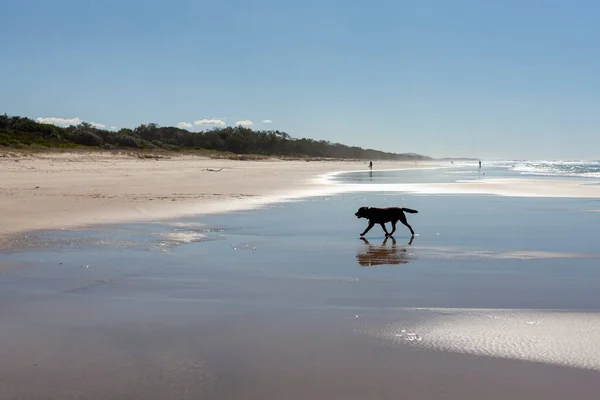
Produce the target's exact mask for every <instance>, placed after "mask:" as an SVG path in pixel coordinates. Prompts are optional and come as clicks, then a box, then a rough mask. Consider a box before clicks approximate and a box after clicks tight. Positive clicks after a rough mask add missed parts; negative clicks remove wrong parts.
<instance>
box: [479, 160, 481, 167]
mask: <svg viewBox="0 0 600 400" xmlns="http://www.w3.org/2000/svg"><path fill="white" fill-rule="evenodd" d="M479 169H481V160H479Z"/></svg>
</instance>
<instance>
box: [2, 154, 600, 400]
mask: <svg viewBox="0 0 600 400" xmlns="http://www.w3.org/2000/svg"><path fill="white" fill-rule="evenodd" d="M0 160H1V161H0V163H1V164H2V167H3V169H2V170H3V174H4V175H3V177H6V179H4V180H3V187H2V197H1V199H2V203H0V204H1V205H2V212H3V214H2V215H3V218H4V221H8V222H5V223H4V224H3V230H4V237H5V238H10V239H8V241H9V243H8V244H9V246H8V247H7V248H4V249H3V250H2V252H1V253H0V255H1V256H2V261H1V262H0V300H1V303H2V307H0V318H1V319H2V321H3V324H2V329H1V330H0V357H1V359H2V362H0V376H1V377H2V379H0V398H1V399H3V400H4V399H7V400H17V399H18V400H39V399H48V400H50V399H57V398H61V399H62V398H77V399H85V400H96V399H106V398H109V399H113V398H114V399H121V398H144V399H156V400H166V399H178V400H179V399H197V398H202V399H231V400H237V399H240V400H241V399H245V400H254V399H256V400H258V399H265V398H284V399H306V398H313V399H332V398H345V399H365V398H377V399H396V398H398V396H399V394H401V397H402V398H407V399H447V400H463V399H498V400H500V399H507V398H511V399H519V400H521V399H522V400H532V399H540V400H541V399H544V400H560V399H564V398H570V399H594V398H596V397H597V393H598V391H599V390H600V383H599V382H600V381H599V380H598V379H597V377H598V372H599V371H600V351H598V348H597V346H596V345H595V343H597V342H598V340H600V334H599V333H598V332H600V328H599V327H600V301H599V300H598V296H597V293H598V291H599V290H600V287H599V282H600V270H599V269H598V267H597V265H598V260H600V252H598V246H597V244H596V241H595V238H596V236H597V235H596V233H597V227H598V224H599V223H600V220H599V219H600V213H591V212H587V211H590V210H595V209H598V207H597V197H593V195H592V194H593V192H592V191H593V190H596V187H597V185H596V184H595V181H594V180H593V179H588V180H587V181H585V180H581V179H544V178H539V179H536V178H530V177H525V178H521V179H514V180H513V179H510V180H508V179H507V178H500V176H503V175H502V174H505V175H506V176H509V175H507V172H506V171H496V172H494V171H493V170H491V169H488V170H487V171H486V172H488V175H490V178H482V177H480V175H482V173H481V172H480V171H478V170H477V168H472V166H463V167H458V168H455V169H447V168H443V167H445V166H444V165H441V164H435V163H428V164H424V163H418V164H416V165H415V163H379V162H376V163H375V170H374V171H373V172H372V173H371V172H370V171H368V170H367V171H365V166H366V164H365V163H364V162H351V161H347V162H324V161H320V162H312V161H311V162H306V161H278V160H263V161H232V160H213V159H208V158H199V157H191V156H182V157H176V158H169V159H162V158H161V159H138V158H135V157H131V156H128V155H118V154H100V153H90V154H52V155H48V154H41V155H35V156H21V157H4V158H1V159H0ZM415 167H417V168H415ZM418 167H421V168H423V167H426V168H425V169H419V168H418ZM396 169H400V170H396ZM336 171H357V172H353V173H350V174H335V172H336ZM326 173H330V174H329V175H328V176H324V174H326ZM495 173H497V174H498V176H494V174H495ZM456 174H459V175H460V176H463V177H465V178H468V179H466V181H465V182H455V181H456ZM460 180H463V179H462V178H461V179H460ZM453 182H454V183H453ZM532 182H537V186H535V185H532ZM37 186H39V187H37ZM567 187H570V188H571V189H569V190H570V191H567V192H561V191H560V190H561V188H562V189H566V188H567ZM442 188H443V190H442ZM474 188H478V189H476V190H475V189H474ZM541 188H545V189H541ZM507 190H509V191H507ZM527 191H529V193H530V194H532V195H527ZM586 191H590V192H588V194H587V195H586ZM490 194H495V195H490ZM552 194H562V195H561V196H558V195H557V196H553V195H552ZM306 195H310V196H309V197H304V198H301V199H298V200H299V201H283V202H282V200H290V199H294V198H295V197H303V196H306ZM365 204H366V205H377V206H392V205H402V206H406V207H411V208H414V209H418V210H419V213H418V214H411V215H409V218H408V219H409V222H410V223H411V224H412V226H413V227H414V228H415V230H416V231H417V236H416V237H414V238H412V239H411V237H410V234H409V232H408V230H407V229H406V228H405V227H403V226H402V227H399V229H398V231H397V233H396V234H395V237H394V238H392V239H390V238H388V239H386V238H385V237H384V235H383V231H382V230H381V229H380V228H379V227H375V228H373V230H371V231H370V232H369V234H367V235H366V237H365V238H363V240H360V239H359V232H361V231H362V230H363V229H364V228H365V225H366V222H365V221H364V220H358V219H357V218H355V217H354V215H353V213H354V212H355V210H356V209H357V208H358V207H359V206H362V205H365ZM259 206H260V207H259ZM219 211H230V212H227V213H220V212H219ZM104 223H110V224H104ZM71 227H76V229H71ZM37 229H39V230H37ZM30 230H37V231H35V232H27V233H23V232H26V231H30ZM11 240H14V242H11Z"/></svg>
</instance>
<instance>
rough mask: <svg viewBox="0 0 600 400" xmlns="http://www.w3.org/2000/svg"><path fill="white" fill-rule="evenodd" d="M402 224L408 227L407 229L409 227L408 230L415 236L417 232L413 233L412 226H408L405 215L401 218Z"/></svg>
mask: <svg viewBox="0 0 600 400" xmlns="http://www.w3.org/2000/svg"><path fill="white" fill-rule="evenodd" d="M400 222H402V223H403V224H404V225H406V227H408V229H410V233H411V234H412V235H413V236H414V235H415V231H413V228H412V226H410V225H409V224H408V221H407V220H406V217H405V216H404V214H403V215H402V216H401V217H400Z"/></svg>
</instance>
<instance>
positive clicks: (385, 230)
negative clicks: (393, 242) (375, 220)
mask: <svg viewBox="0 0 600 400" xmlns="http://www.w3.org/2000/svg"><path fill="white" fill-rule="evenodd" d="M379 225H381V227H382V228H383V231H384V232H385V236H390V234H389V233H388V231H387V229H386V228H385V224H384V223H383V222H380V223H379Z"/></svg>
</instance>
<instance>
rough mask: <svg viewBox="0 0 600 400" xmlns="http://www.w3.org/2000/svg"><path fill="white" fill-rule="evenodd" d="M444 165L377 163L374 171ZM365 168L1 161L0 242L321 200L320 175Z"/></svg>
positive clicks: (2, 157)
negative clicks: (44, 232)
mask: <svg viewBox="0 0 600 400" xmlns="http://www.w3.org/2000/svg"><path fill="white" fill-rule="evenodd" d="M436 165H439V163H423V162H421V163H419V164H416V163H414V162H376V168H379V169H385V168H399V169H404V168H415V167H420V168H423V167H425V166H430V167H433V166H436ZM366 168H367V165H366V162H365V161H311V162H307V161H288V160H286V161H282V160H278V159H268V160H261V161H237V160H229V159H212V158H208V157H200V156H191V155H187V156H177V155H170V156H160V158H139V157H138V156H137V155H136V154H135V153H134V154H129V155H128V154H119V153H100V152H90V153H42V154H31V153H30V154H17V153H4V154H0V170H1V171H2V180H1V181H2V183H1V184H0V213H1V215H2V224H1V228H0V235H4V237H5V238H6V235H7V234H13V233H19V232H25V231H30V230H37V229H58V228H67V227H75V226H82V225H87V224H102V223H116V222H132V221H156V220H162V219H167V218H174V217H181V216H186V215H201V214H210V213H214V212H220V211H233V210H239V209H248V208H252V207H256V206H258V205H261V204H265V203H268V202H272V201H280V200H283V199H284V198H289V197H294V196H295V195H302V196H306V195H311V194H319V193H321V192H322V191H323V190H324V189H325V186H324V185H322V184H319V183H318V182H316V180H315V179H316V178H317V177H318V176H320V175H322V174H325V173H328V172H335V171H356V170H364V169H366Z"/></svg>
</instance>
